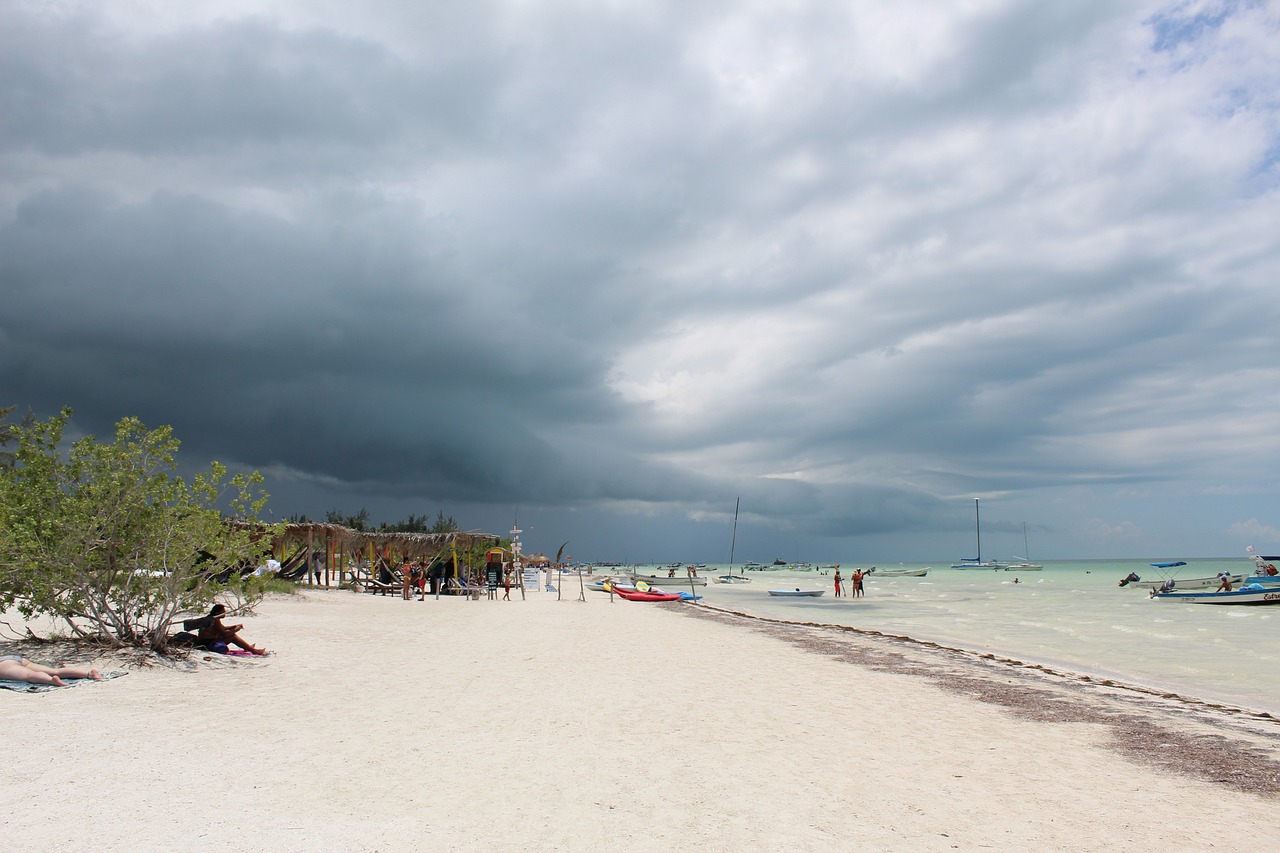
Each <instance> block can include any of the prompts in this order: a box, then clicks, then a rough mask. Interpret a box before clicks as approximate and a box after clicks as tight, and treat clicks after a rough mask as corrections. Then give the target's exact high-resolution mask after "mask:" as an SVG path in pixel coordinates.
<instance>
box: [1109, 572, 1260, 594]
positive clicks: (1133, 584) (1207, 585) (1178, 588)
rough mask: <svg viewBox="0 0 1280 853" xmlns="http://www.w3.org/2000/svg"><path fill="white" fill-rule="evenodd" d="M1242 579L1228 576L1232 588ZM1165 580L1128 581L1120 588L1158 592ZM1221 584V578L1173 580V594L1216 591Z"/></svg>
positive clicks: (1241, 576) (1242, 579) (1240, 576)
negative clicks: (1202, 590)
mask: <svg viewBox="0 0 1280 853" xmlns="http://www.w3.org/2000/svg"><path fill="white" fill-rule="evenodd" d="M1244 579H1245V576H1244V575H1231V576H1230V580H1231V585H1232V586H1239V585H1240V584H1241V583H1243V582H1244ZM1166 580H1168V578H1161V579H1160V580H1154V581H1141V580H1140V581H1129V582H1128V583H1127V584H1125V585H1124V587H1122V588H1123V589H1145V590H1146V591H1147V592H1158V591H1159V590H1160V587H1162V586H1164V583H1165V581H1166ZM1221 584H1222V578H1219V577H1212V578H1174V579H1173V591H1174V592H1191V591H1194V590H1199V589H1216V588H1217V587H1218V586H1220V585H1221Z"/></svg>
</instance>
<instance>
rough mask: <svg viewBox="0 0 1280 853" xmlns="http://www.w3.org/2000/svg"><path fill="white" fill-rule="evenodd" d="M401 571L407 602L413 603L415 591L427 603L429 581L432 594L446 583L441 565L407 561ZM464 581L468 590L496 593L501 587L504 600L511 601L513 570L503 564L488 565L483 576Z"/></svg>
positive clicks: (402, 586) (475, 575)
mask: <svg viewBox="0 0 1280 853" xmlns="http://www.w3.org/2000/svg"><path fill="white" fill-rule="evenodd" d="M399 571H400V583H401V589H400V595H401V597H402V598H403V599H404V600H405V601H411V600H412V599H413V593H414V592H415V591H416V592H417V593H418V600H419V601H425V600H426V598H427V592H428V580H430V584H431V586H430V591H431V592H432V593H435V592H436V590H437V586H438V585H441V584H444V583H445V577H444V567H443V566H442V565H441V564H440V563H436V564H435V566H434V567H432V566H431V565H430V564H429V563H426V562H422V561H417V560H405V561H404V562H403V563H401V564H400V568H399ZM464 580H465V584H466V586H467V588H468V589H488V590H490V591H496V590H497V588H498V587H499V586H501V587H502V597H503V599H504V600H507V601H509V600H510V599H511V584H512V570H511V569H510V568H508V567H507V566H506V565H505V564H503V563H494V562H490V563H487V564H486V565H485V569H484V572H483V574H481V573H476V574H473V575H471V576H469V577H467V578H465V579H464ZM490 597H492V595H491V596H490Z"/></svg>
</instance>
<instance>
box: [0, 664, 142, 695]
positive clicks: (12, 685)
mask: <svg viewBox="0 0 1280 853" xmlns="http://www.w3.org/2000/svg"><path fill="white" fill-rule="evenodd" d="M128 674H129V673H128V672H126V671H125V670H123V669H116V670H112V671H111V672H104V673H102V680H103V681H110V680H111V679H113V678H119V677H120V676H122V675H128ZM62 680H63V681H65V682H66V684H65V685H64V686H62V687H59V686H58V685H56V684H30V683H28V682H26V681H8V680H6V679H0V687H3V688H4V689H5V690H14V691H16V692H18V693H48V692H49V691H50V690H65V689H66V688H67V687H77V686H79V685H81V684H98V683H100V682H97V681H94V680H93V679H92V678H64V679H62Z"/></svg>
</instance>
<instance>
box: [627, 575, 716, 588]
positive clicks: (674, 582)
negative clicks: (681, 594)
mask: <svg viewBox="0 0 1280 853" xmlns="http://www.w3.org/2000/svg"><path fill="white" fill-rule="evenodd" d="M631 580H632V581H634V582H635V583H637V584H638V583H640V582H642V581H643V582H644V583H647V584H655V583H656V584H664V583H665V584H666V585H667V586H706V585H707V579H706V578H690V577H683V578H682V577H680V576H679V575H675V576H673V577H659V576H658V575H632V576H631Z"/></svg>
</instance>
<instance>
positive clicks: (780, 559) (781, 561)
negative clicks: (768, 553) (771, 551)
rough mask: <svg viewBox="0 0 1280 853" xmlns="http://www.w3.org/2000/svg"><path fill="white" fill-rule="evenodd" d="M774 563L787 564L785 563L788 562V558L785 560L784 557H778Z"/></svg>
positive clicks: (776, 564) (777, 564) (778, 564)
mask: <svg viewBox="0 0 1280 853" xmlns="http://www.w3.org/2000/svg"><path fill="white" fill-rule="evenodd" d="M773 564H774V565H775V566H785V565H786V564H787V561H786V560H784V559H782V558H781V557H778V558H777V559H775V560H774V561H773Z"/></svg>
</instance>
